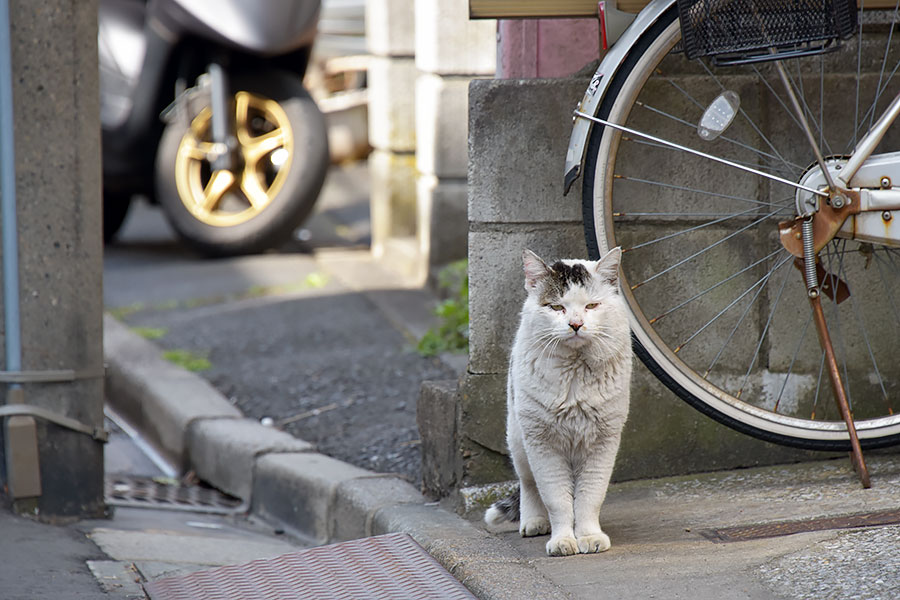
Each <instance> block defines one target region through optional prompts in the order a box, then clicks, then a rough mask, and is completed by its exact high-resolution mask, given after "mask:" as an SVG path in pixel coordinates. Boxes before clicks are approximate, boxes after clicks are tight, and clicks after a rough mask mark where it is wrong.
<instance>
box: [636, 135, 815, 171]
mask: <svg viewBox="0 0 900 600" xmlns="http://www.w3.org/2000/svg"><path fill="white" fill-rule="evenodd" d="M719 139H720V140H722V139H726V138H724V137H721V136H720V137H719ZM622 140H623V141H628V142H631V143H633V144H643V145H644V146H650V147H651V148H660V149H666V150H673V148H672V147H671V146H666V145H665V144H658V143H655V142H650V141H648V140H639V139H635V138H632V137H628V136H625V135H623V136H622ZM735 143H736V144H738V145H741V146H742V145H743V144H740V143H738V142H735ZM757 154H759V155H760V156H765V157H767V158H774V157H772V156H770V155H768V154H765V153H764V152H757ZM728 160H730V161H731V162H733V163H734V164H736V165H743V166H745V167H750V168H752V169H759V168H760V167H761V166H765V167H768V171H766V172H767V173H770V174H773V175H774V174H776V173H777V174H779V176H781V177H796V176H797V175H799V174H800V173H802V172H803V169H802V168H801V167H800V166H798V165H795V164H793V163H790V165H791V167H792V169H784V168H778V167H776V166H772V165H760V164H759V163H758V162H750V161H746V160H735V159H731V158H730V159H728Z"/></svg>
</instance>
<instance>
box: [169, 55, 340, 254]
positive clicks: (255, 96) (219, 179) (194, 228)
mask: <svg viewBox="0 0 900 600" xmlns="http://www.w3.org/2000/svg"><path fill="white" fill-rule="evenodd" d="M231 79H232V82H231V83H232V88H233V90H234V91H233V97H232V102H231V111H232V114H231V115H230V118H231V119H232V122H233V123H234V127H235V134H236V139H237V147H235V148H233V149H232V150H231V166H230V168H228V169H214V167H213V163H214V161H215V159H216V157H217V156H218V153H219V152H220V150H221V147H220V146H219V147H217V146H216V145H215V144H213V143H212V140H211V131H210V129H211V116H212V112H211V110H210V107H209V106H206V107H203V108H202V109H201V110H199V112H197V113H196V114H193V115H191V116H190V119H189V123H186V122H185V121H187V120H184V119H182V120H178V119H176V120H175V121H173V122H172V123H169V124H168V125H167V126H166V128H165V131H164V132H163V135H162V138H161V140H160V145H159V152H158V153H157V160H156V189H157V197H158V199H159V202H160V205H161V206H162V208H163V211H164V212H165V214H166V216H167V218H168V219H169V222H170V223H171V224H172V227H173V228H174V229H175V231H176V232H177V233H178V234H179V236H180V237H181V238H182V239H183V240H184V241H185V242H186V243H187V244H188V245H190V246H191V247H193V248H194V249H195V250H197V251H199V252H200V253H202V254H205V255H208V256H230V255H238V254H252V253H257V252H261V251H263V250H266V249H269V248H273V247H276V246H278V245H279V244H281V243H283V242H284V241H285V240H286V239H287V238H288V237H289V236H290V235H291V233H292V232H293V231H294V230H295V229H296V228H297V227H298V226H299V225H300V224H301V223H302V222H303V221H304V220H305V219H306V217H307V216H309V213H310V212H311V211H312V208H313V206H314V204H315V202H316V199H317V197H318V195H319V192H320V190H321V188H322V184H323V182H324V180H325V173H326V171H327V169H328V157H329V155H328V137H327V129H326V126H325V119H324V117H323V116H322V113H321V112H320V111H319V109H318V107H317V106H316V104H315V102H314V101H313V99H312V98H311V97H310V95H309V93H308V92H307V91H306V89H305V88H304V87H303V84H302V82H301V81H300V79H299V78H298V77H296V76H294V75H291V74H288V73H285V72H281V71H265V72H262V73H256V74H254V75H249V74H238V75H232V77H231ZM185 125H187V127H185Z"/></svg>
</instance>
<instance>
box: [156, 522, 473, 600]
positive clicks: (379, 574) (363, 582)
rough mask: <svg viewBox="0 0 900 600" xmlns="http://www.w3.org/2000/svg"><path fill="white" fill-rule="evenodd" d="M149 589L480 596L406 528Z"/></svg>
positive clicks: (213, 597)
mask: <svg viewBox="0 0 900 600" xmlns="http://www.w3.org/2000/svg"><path fill="white" fill-rule="evenodd" d="M144 589H145V590H146V591H147V594H149V596H150V598H151V600H189V599H190V600H205V599H210V600H307V599H309V600H312V599H315V600H323V599H329V598H334V599H338V598H347V599H352V600H396V599H398V598H404V599H409V600H414V599H417V598H422V599H427V600H433V599H435V598H441V600H475V596H473V595H472V594H471V593H470V592H469V590H467V589H466V588H465V587H464V586H463V585H462V584H461V583H460V582H459V581H457V580H456V579H454V578H453V576H451V575H450V573H448V572H447V571H446V570H445V569H444V568H443V567H442V566H441V565H440V564H439V563H438V562H437V561H436V560H434V559H433V558H432V557H431V556H430V555H429V554H428V553H427V552H426V551H425V550H424V549H423V548H422V547H421V546H420V545H419V544H417V543H416V542H415V541H414V540H413V539H412V538H411V537H410V536H409V535H407V534H405V533H391V534H387V535H380V536H377V537H371V538H364V539H361V540H353V541H350V542H343V543H340V544H332V545H330V546H320V547H318V548H310V549H308V550H300V551H298V552H291V553H289V554H284V555H282V556H278V557H275V558H268V559H260V560H254V561H252V562H249V563H245V564H242V565H232V566H227V567H218V568H216V569H209V570H207V571H199V572H197V573H192V574H190V575H184V576H181V577H170V578H167V579H158V580H156V581H153V582H150V583H145V584H144Z"/></svg>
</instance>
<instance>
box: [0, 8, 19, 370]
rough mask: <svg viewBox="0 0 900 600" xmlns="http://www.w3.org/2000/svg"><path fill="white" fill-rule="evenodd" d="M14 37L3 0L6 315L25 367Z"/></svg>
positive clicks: (0, 167) (13, 356) (0, 178)
mask: <svg viewBox="0 0 900 600" xmlns="http://www.w3.org/2000/svg"><path fill="white" fill-rule="evenodd" d="M12 83H13V78H12V36H11V34H10V25H9V0H0V194H2V198H0V217H2V220H3V223H2V235H3V316H4V325H5V328H6V336H5V337H6V340H5V341H6V370H7V371H20V370H21V369H22V332H21V322H20V317H19V235H18V232H17V231H16V154H15V138H14V134H13V98H12V95H13V94H12Z"/></svg>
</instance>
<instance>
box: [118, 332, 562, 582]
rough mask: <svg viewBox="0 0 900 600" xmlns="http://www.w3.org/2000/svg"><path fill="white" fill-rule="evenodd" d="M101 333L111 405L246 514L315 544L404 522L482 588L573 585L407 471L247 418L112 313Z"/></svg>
mask: <svg viewBox="0 0 900 600" xmlns="http://www.w3.org/2000/svg"><path fill="white" fill-rule="evenodd" d="M103 339H104V354H105V358H106V363H107V376H106V390H107V402H108V403H109V404H110V406H111V407H112V408H113V409H114V410H116V411H117V412H118V413H119V414H120V415H121V416H122V417H124V418H125V419H126V420H128V421H129V423H130V424H131V425H132V426H134V427H136V428H137V429H138V430H139V431H141V432H142V434H144V435H145V436H147V437H148V438H149V439H148V441H149V442H150V443H151V444H153V445H155V446H156V447H157V448H158V450H160V451H161V452H162V453H163V454H164V455H165V456H166V457H168V458H170V459H171V460H173V461H174V463H175V464H177V465H180V467H181V468H182V469H183V470H193V471H195V472H196V473H197V474H198V476H199V477H201V478H202V479H203V480H205V481H207V482H208V483H210V484H211V485H213V486H215V487H217V488H220V489H222V490H223V491H226V492H228V493H230V494H234V495H236V496H238V497H240V498H241V499H243V500H244V501H245V503H246V504H248V505H249V507H250V511H251V512H252V513H253V514H255V515H258V516H259V517H261V518H263V519H264V520H266V521H268V522H270V523H273V524H278V525H279V526H281V527H283V528H284V529H285V530H287V531H290V532H291V533H292V534H294V535H297V536H299V537H301V538H305V539H307V540H309V541H311V542H313V543H317V544H324V543H329V542H337V541H342V540H349V539H355V538H360V537H366V536H370V535H379V534H384V533H395V532H405V533H408V534H409V535H411V536H412V537H413V539H415V540H416V541H417V542H418V543H419V544H420V545H422V546H423V547H424V548H425V549H426V550H427V551H428V552H429V553H430V554H431V555H432V556H433V557H434V558H435V559H436V560H438V561H439V562H440V563H441V564H442V565H443V566H444V568H446V569H447V570H448V571H449V572H450V573H451V574H453V575H454V576H455V577H456V578H457V579H459V580H460V581H462V582H463V584H465V585H466V586H467V587H468V588H469V589H470V590H472V592H473V593H475V594H476V595H477V596H478V597H479V598H481V599H482V600H505V599H510V600H512V599H513V598H523V597H529V598H549V599H553V598H565V597H568V596H566V595H565V593H564V592H562V591H561V590H560V588H559V587H558V586H556V585H555V584H553V583H552V582H551V581H550V580H549V579H547V578H546V577H545V576H544V575H542V574H541V573H539V572H538V571H537V570H536V569H535V568H534V567H533V566H532V565H530V564H528V563H527V562H524V561H522V560H521V559H520V557H519V556H518V555H517V553H516V552H515V550H514V549H513V548H512V547H511V546H509V544H507V543H506V542H504V541H503V540H500V539H498V538H495V537H493V536H491V535H490V534H488V533H486V532H484V531H482V530H480V529H478V528H476V527H475V526H474V525H472V524H471V523H469V522H468V521H466V520H465V519H463V518H461V517H459V516H458V515H456V514H453V513H450V512H448V511H446V510H443V509H441V508H440V507H438V506H437V505H436V503H429V502H428V501H427V499H426V498H425V497H424V496H422V495H421V494H420V493H419V491H418V490H416V489H415V488H414V487H413V486H412V485H410V484H409V483H408V482H406V481H405V480H403V479H400V478H399V477H394V476H391V475H382V474H378V473H373V472H371V471H366V470H364V469H360V468H358V467H355V466H353V465H350V464H347V463H344V462H341V461H339V460H335V459H333V458H330V457H328V456H325V455H322V454H319V453H317V452H315V449H314V448H313V446H312V445H311V444H309V443H308V442H305V441H303V440H299V439H296V438H294V437H293V436H290V435H289V434H286V433H284V432H281V431H278V430H276V429H272V428H269V427H264V426H262V425H260V424H259V423H257V422H256V421H253V420H251V419H246V418H244V417H243V415H242V414H241V412H240V411H239V410H238V409H237V408H235V407H234V406H232V405H231V404H230V403H229V402H228V400H227V399H226V398H225V397H224V396H222V395H221V394H220V393H219V392H218V391H217V390H216V389H215V388H213V387H212V386H211V385H210V384H209V383H208V382H206V380H204V379H203V378H201V377H199V376H197V375H195V374H193V373H190V372H188V371H185V370H183V369H181V368H179V367H177V366H175V365H172V364H170V363H168V362H167V361H165V360H163V359H162V358H161V356H160V350H159V348H158V347H156V346H155V345H154V344H152V343H150V342H148V341H147V340H145V339H144V338H142V337H140V336H139V335H137V334H136V333H134V332H132V331H131V330H130V329H129V328H128V327H127V326H125V325H123V324H122V323H120V322H118V321H116V320H115V319H114V318H112V317H110V316H108V315H107V316H105V317H104V336H103ZM523 590H527V591H528V593H527V594H526V595H524V596H523V595H522V594H523Z"/></svg>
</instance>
